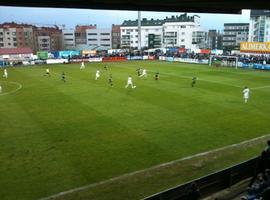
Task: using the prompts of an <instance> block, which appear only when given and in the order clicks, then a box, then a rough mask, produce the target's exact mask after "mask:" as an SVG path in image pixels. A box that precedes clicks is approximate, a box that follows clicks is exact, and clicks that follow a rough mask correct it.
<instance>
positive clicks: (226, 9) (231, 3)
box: [0, 0, 270, 13]
mask: <svg viewBox="0 0 270 200" xmlns="http://www.w3.org/2000/svg"><path fill="white" fill-rule="evenodd" d="M0 5H3V6H23V7H57V8H84V9H108V10H145V11H146V10H149V11H172V12H173V11H175V12H206V13H241V9H270V1H265V0H248V1H247V0H238V1H235V0H167V1H164V0H147V1H145V0H130V1H127V0H88V1H85V0H58V1H52V0H47V1H37V0H27V1H22V0H1V2H0Z"/></svg>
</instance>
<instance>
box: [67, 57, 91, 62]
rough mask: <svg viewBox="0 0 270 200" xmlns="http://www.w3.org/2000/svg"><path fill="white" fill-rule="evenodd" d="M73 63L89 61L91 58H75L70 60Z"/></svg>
mask: <svg viewBox="0 0 270 200" xmlns="http://www.w3.org/2000/svg"><path fill="white" fill-rule="evenodd" d="M69 61H70V62H71V63H79V62H82V61H83V62H88V61H89V58H75V59H70V60H69Z"/></svg>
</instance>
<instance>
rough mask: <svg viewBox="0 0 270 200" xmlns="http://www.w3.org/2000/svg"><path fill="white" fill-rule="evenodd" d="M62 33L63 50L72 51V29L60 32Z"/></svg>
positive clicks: (73, 32)
mask: <svg viewBox="0 0 270 200" xmlns="http://www.w3.org/2000/svg"><path fill="white" fill-rule="evenodd" d="M62 32H63V46H64V49H74V48H75V46H76V45H75V31H74V29H69V30H68V29H66V30H62Z"/></svg>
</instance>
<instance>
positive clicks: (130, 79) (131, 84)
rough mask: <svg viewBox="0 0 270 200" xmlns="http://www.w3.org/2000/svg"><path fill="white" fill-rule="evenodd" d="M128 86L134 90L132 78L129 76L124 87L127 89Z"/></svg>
mask: <svg viewBox="0 0 270 200" xmlns="http://www.w3.org/2000/svg"><path fill="white" fill-rule="evenodd" d="M128 86H131V88H136V86H135V85H133V83H132V77H131V76H130V75H129V76H128V81H127V84H126V86H125V87H126V88H127V87H128Z"/></svg>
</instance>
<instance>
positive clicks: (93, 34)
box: [88, 33, 97, 35]
mask: <svg viewBox="0 0 270 200" xmlns="http://www.w3.org/2000/svg"><path fill="white" fill-rule="evenodd" d="M88 35H97V33H88Z"/></svg>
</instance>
